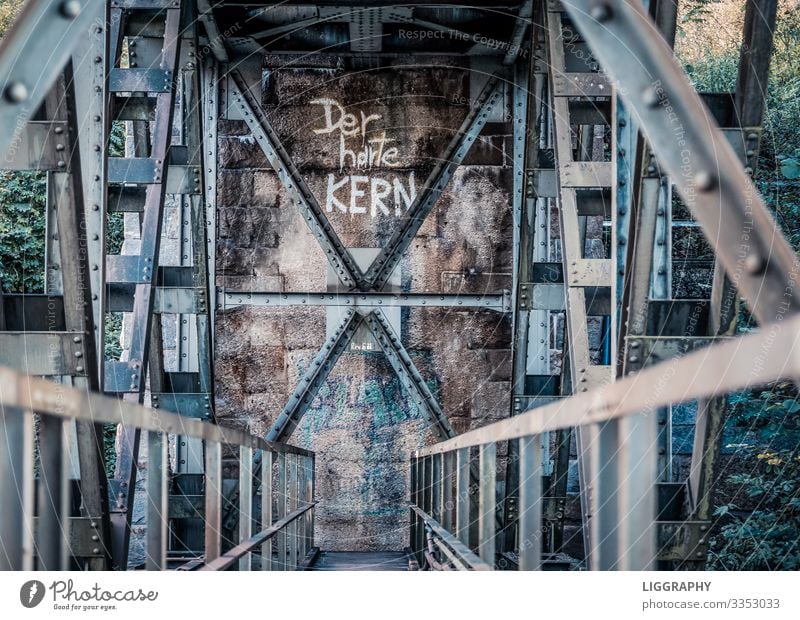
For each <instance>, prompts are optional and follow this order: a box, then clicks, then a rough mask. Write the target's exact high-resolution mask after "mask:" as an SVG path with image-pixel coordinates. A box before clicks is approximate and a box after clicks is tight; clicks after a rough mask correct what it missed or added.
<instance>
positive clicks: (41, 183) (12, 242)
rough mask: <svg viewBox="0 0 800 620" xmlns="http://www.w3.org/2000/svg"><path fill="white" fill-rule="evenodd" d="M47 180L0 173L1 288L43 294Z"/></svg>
mask: <svg viewBox="0 0 800 620" xmlns="http://www.w3.org/2000/svg"><path fill="white" fill-rule="evenodd" d="M46 192H47V181H46V176H45V175H44V174H42V173H39V172H9V171H0V286H2V290H3V291H4V292H26V293H41V292H44V277H45V274H44V255H45V249H44V235H45V226H44V223H45V196H46Z"/></svg>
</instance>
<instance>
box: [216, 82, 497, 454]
mask: <svg viewBox="0 0 800 620" xmlns="http://www.w3.org/2000/svg"><path fill="white" fill-rule="evenodd" d="M229 75H230V77H231V81H232V82H233V85H232V88H231V90H232V94H233V97H234V99H235V101H236V102H237V103H238V105H239V106H240V108H241V111H242V116H243V117H244V120H245V122H246V124H247V125H248V127H249V128H250V130H251V132H252V133H253V136H254V137H255V139H256V142H257V143H258V144H259V146H260V147H261V149H262V151H263V152H264V154H265V156H266V157H267V160H268V161H269V162H270V164H271V165H272V167H273V169H274V170H275V172H276V173H277V174H278V177H279V179H280V181H281V183H282V184H283V186H284V187H285V188H286V190H287V191H288V192H289V193H290V195H291V196H292V202H296V203H297V204H298V206H299V207H300V209H301V211H302V214H303V217H304V219H305V220H306V223H307V225H308V226H309V229H310V230H311V232H312V233H313V234H314V235H315V236H316V238H317V241H318V242H319V244H320V246H321V247H322V249H323V251H324V253H325V255H326V257H327V259H328V261H329V263H330V264H331V266H332V267H333V269H334V271H335V272H336V274H337V276H338V277H339V279H340V280H341V282H342V283H343V284H344V285H345V286H347V287H349V288H351V289H354V290H353V292H352V293H351V294H349V295H347V294H346V295H338V294H337V295H329V294H323V293H232V294H227V293H223V298H222V300H221V301H220V304H219V306H220V307H221V308H223V309H224V308H226V307H231V306H235V305H262V306H267V305H276V306H281V305H287V304H288V303H289V302H291V303H297V304H299V305H304V304H308V305H343V306H351V307H359V306H361V307H364V306H366V307H373V308H376V307H381V306H384V305H385V306H411V305H415V306H426V305H427V306H446V307H450V306H452V307H472V308H477V307H479V308H488V309H493V310H499V311H503V312H506V311H508V309H509V306H510V301H509V299H508V295H507V294H506V293H503V294H502V295H499V296H475V295H466V296H465V295H435V294H434V295H420V294H411V293H407V294H397V295H394V294H382V293H380V290H381V289H382V288H383V286H384V285H385V283H386V282H387V281H388V279H389V277H391V274H392V272H393V271H394V270H395V268H396V267H397V264H398V263H399V261H400V259H401V258H402V255H403V253H404V252H405V250H406V249H407V248H408V245H409V244H410V243H411V240H412V239H413V237H414V235H416V233H417V231H418V230H419V227H420V226H421V225H422V223H423V222H424V220H425V217H426V216H427V215H428V214H429V213H430V212H431V210H432V209H433V206H434V205H435V203H436V200H437V199H438V197H439V195H440V194H441V191H442V189H443V188H444V186H445V185H446V184H447V182H448V181H449V179H450V177H451V176H452V174H453V171H454V170H455V168H456V167H457V166H458V165H459V164H460V163H461V162H462V161H463V160H464V157H465V156H466V154H467V153H468V151H469V148H470V147H471V145H472V144H473V143H474V141H475V140H476V139H477V137H478V135H479V134H480V131H481V129H482V128H483V126H484V125H485V124H486V121H487V118H488V117H489V114H490V112H491V111H492V110H493V109H494V106H495V105H496V104H497V100H498V99H499V98H500V95H501V90H500V79H499V77H498V76H497V75H493V76H491V77H490V78H489V80H488V82H487V84H486V85H485V86H484V89H483V91H482V92H481V95H480V96H479V98H478V101H477V102H476V104H475V105H474V106H473V107H472V109H471V110H470V112H469V113H468V114H467V117H466V118H465V120H464V121H463V123H462V125H461V128H460V129H459V130H458V132H457V133H456V135H455V136H454V138H453V139H452V140H451V142H450V144H449V145H448V148H447V149H446V151H445V153H444V154H443V156H442V157H441V158H440V161H439V163H438V164H437V166H436V167H435V168H434V170H433V172H432V173H431V175H430V176H429V178H428V179H427V180H426V183H425V186H424V187H423V189H422V191H421V192H420V194H418V195H417V197H416V198H415V200H414V202H413V204H412V205H411V207H410V208H409V213H410V215H409V217H408V219H407V220H406V222H405V224H404V225H403V227H402V228H400V229H399V230H398V231H397V232H396V233H395V235H394V236H393V237H392V240H390V242H389V245H388V246H387V248H384V250H383V251H382V252H381V254H379V255H378V257H377V258H376V259H375V260H374V261H373V263H372V264H371V266H370V269H369V270H368V271H367V274H364V273H363V272H362V271H361V270H360V269H359V267H358V265H357V264H356V262H355V260H354V259H353V258H352V256H351V255H350V252H349V251H348V250H347V248H346V247H345V246H344V245H343V244H342V242H341V240H340V239H339V238H338V236H337V234H336V231H335V230H334V228H333V226H332V225H331V224H330V222H329V221H328V220H327V218H326V217H325V215H324V213H323V212H322V209H321V208H320V206H319V203H318V202H317V200H316V198H315V197H314V195H313V194H312V192H311V191H310V190H309V188H308V186H307V185H306V183H305V181H304V180H303V178H302V176H301V175H300V172H299V171H298V169H297V167H296V166H295V165H294V163H293V162H292V160H291V157H290V156H289V154H288V153H287V152H286V150H285V148H284V147H283V145H282V144H281V141H280V139H279V137H278V135H277V134H276V132H275V131H274V129H273V128H272V126H271V124H270V123H269V121H268V120H267V118H266V115H265V114H264V112H263V110H262V109H261V106H260V105H259V104H258V102H257V100H256V99H255V98H254V97H253V95H252V93H251V92H250V89H249V88H248V86H247V83H246V81H245V79H244V78H243V77H242V75H241V74H240V73H239V72H238V71H231V72H230V74H229ZM370 289H373V290H372V291H370ZM245 299H247V300H248V301H247V303H245V302H244V300H245ZM253 302H255V303H253ZM273 302H278V303H273ZM343 302H344V303H343ZM429 302H430V303H429ZM380 314H381V316H382V313H380ZM352 315H353V312H352V311H351V312H348V314H347V317H351V318H355V317H352ZM347 317H346V318H345V320H344V322H343V324H342V325H340V328H339V330H337V332H336V334H334V336H333V337H332V341H331V342H329V343H328V345H326V346H327V347H329V351H328V352H327V353H326V352H325V351H321V352H320V354H318V356H317V359H315V362H314V364H315V367H312V368H311V369H309V371H308V372H307V373H306V375H305V376H304V377H303V378H302V379H301V382H300V385H299V386H298V387H297V388H296V389H295V391H294V393H293V395H292V397H291V399H290V401H289V403H287V405H286V406H285V407H284V409H283V411H282V412H281V414H280V415H279V417H278V419H277V420H276V422H275V424H274V425H273V427H272V429H271V430H270V433H269V435H268V436H269V437H270V438H272V439H274V440H285V438H287V437H288V436H289V435H290V434H291V433H292V431H293V430H294V429H295V428H296V426H297V424H298V423H299V420H300V419H301V418H302V416H303V414H304V413H305V411H306V409H307V408H308V406H309V405H310V404H311V402H312V400H313V398H314V396H315V395H316V393H317V391H318V390H319V388H320V387H321V386H322V384H323V383H324V381H325V379H326V377H327V375H328V373H329V372H330V370H331V369H332V368H333V365H334V364H335V362H336V360H337V359H338V357H339V356H340V355H341V354H342V352H343V351H344V350H345V349H346V347H347V345H348V344H349V342H350V339H352V336H353V334H354V333H355V328H356V327H357V326H358V325H357V324H356V325H352V326H351V325H350V323H349V322H348V318H347ZM366 320H367V322H368V323H369V324H370V325H373V324H374V325H376V327H375V329H378V330H380V329H382V328H381V327H380V323H379V321H378V320H377V319H374V315H373V314H368V315H367V319H366ZM359 323H360V319H359ZM351 328H352V329H351ZM390 329H391V328H390ZM351 332H352V333H351ZM392 333H393V332H392ZM342 336H346V340H344V339H343V338H342ZM376 337H377V336H376ZM395 338H396V336H395ZM386 342H387V343H389V344H388V345H387V346H390V345H392V340H391V339H386ZM398 347H399V350H398ZM384 349H385V348H384ZM390 349H391V350H387V351H386V354H387V357H388V358H389V359H390V361H392V365H393V366H394V367H395V370H396V371H397V372H398V374H400V375H401V380H403V378H404V377H407V378H408V380H407V381H406V384H409V385H410V384H415V383H417V382H419V383H421V384H422V385H423V386H424V381H422V379H421V376H420V375H419V372H418V371H417V369H416V368H415V367H414V365H413V363H412V362H411V359H410V358H409V357H408V355H407V353H405V350H404V349H403V348H402V344H401V343H400V340H399V338H396V345H394V346H390ZM385 350H386V349H385ZM393 355H394V357H392V356H393ZM395 364H397V365H395ZM398 368H400V370H398ZM425 390H427V386H424V387H419V388H417V389H416V391H415V392H414V393H413V394H412V396H415V397H416V395H420V396H419V398H417V402H419V403H420V404H421V405H422V406H424V407H425V409H426V412H427V413H428V417H429V418H430V419H431V420H433V421H434V425H435V427H436V429H437V432H438V433H439V434H440V436H442V437H445V436H450V435H443V433H448V432H449V433H452V429H450V430H449V431H448V430H447V429H449V424H448V422H447V419H446V416H444V414H443V413H442V412H441V409H440V408H439V406H438V403H436V402H435V400H434V399H433V397H432V395H430V392H429V391H428V393H425ZM429 396H430V398H429ZM432 407H435V408H436V409H437V410H438V411H433V410H432V409H431V408H432Z"/></svg>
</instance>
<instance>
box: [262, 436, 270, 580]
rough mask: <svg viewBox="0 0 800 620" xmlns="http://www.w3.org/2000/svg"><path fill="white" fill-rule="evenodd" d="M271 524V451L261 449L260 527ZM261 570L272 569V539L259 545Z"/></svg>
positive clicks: (263, 528)
mask: <svg viewBox="0 0 800 620" xmlns="http://www.w3.org/2000/svg"><path fill="white" fill-rule="evenodd" d="M271 526H272V452H271V451H269V450H262V451H261V529H262V530H265V529H267V528H268V527H271ZM261 570H272V539H271V538H270V539H269V540H267V541H266V542H265V543H264V544H263V545H261Z"/></svg>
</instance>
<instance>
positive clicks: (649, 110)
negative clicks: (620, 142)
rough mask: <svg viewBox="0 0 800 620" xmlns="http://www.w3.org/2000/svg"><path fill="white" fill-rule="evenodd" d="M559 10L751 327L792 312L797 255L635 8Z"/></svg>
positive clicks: (578, 1)
mask: <svg viewBox="0 0 800 620" xmlns="http://www.w3.org/2000/svg"><path fill="white" fill-rule="evenodd" d="M563 4H564V6H565V7H566V9H567V10H568V11H569V13H570V16H571V17H572V19H573V21H574V22H575V24H576V26H577V27H578V29H579V30H580V31H581V33H582V34H583V36H584V37H585V38H586V40H587V41H588V43H589V45H590V47H591V48H592V50H593V51H594V53H595V54H596V56H597V58H598V60H599V61H600V63H601V65H602V66H603V67H604V68H605V69H606V71H607V72H608V74H609V75H610V76H611V77H612V78H613V79H614V80H615V81H617V82H618V83H619V85H620V87H621V88H620V90H621V92H622V96H623V98H624V99H625V101H626V103H627V104H628V106H629V107H630V109H631V110H632V111H633V112H635V113H636V115H637V116H638V119H639V121H640V126H641V130H642V132H643V133H644V134H645V135H646V136H647V138H648V141H649V143H650V144H651V145H652V148H653V150H654V152H655V153H656V156H657V157H658V160H659V163H660V165H661V166H662V168H663V169H664V170H665V171H666V172H667V173H668V174H669V176H670V178H671V179H672V181H673V183H674V184H675V187H676V188H677V189H678V191H679V193H680V194H681V197H682V198H683V200H684V201H685V202H686V204H687V205H688V206H689V208H690V209H691V211H692V213H693V214H694V215H695V217H696V218H697V220H698V221H699V222H700V224H701V226H702V227H703V231H704V232H705V233H706V237H707V239H708V241H709V242H710V244H711V245H712V247H713V248H714V251H715V253H716V255H717V257H718V259H719V260H720V262H721V263H722V265H723V266H724V267H725V270H726V271H727V273H728V274H729V277H730V278H731V279H732V281H734V282H735V283H736V285H737V287H738V289H739V290H740V291H741V292H742V294H743V295H744V297H745V298H747V300H748V305H749V306H750V307H751V308H752V310H753V313H754V315H755V316H756V318H757V319H758V321H759V322H760V323H762V324H767V323H770V322H774V321H775V320H777V319H779V318H782V317H784V316H786V315H789V314H794V313H795V312H796V311H797V301H796V299H795V295H794V293H793V289H794V279H795V278H796V273H797V257H796V256H795V254H794V252H793V251H792V249H791V247H790V246H789V244H788V242H787V241H786V240H785V239H784V238H783V236H782V235H781V234H780V231H779V230H778V228H777V225H776V223H775V221H774V220H773V219H772V217H771V216H770V215H769V212H768V210H767V208H766V207H765V205H764V203H763V201H762V200H761V198H760V197H759V195H758V192H757V190H756V188H755V186H754V185H753V183H752V181H751V180H750V179H749V178H748V176H747V175H746V174H745V172H744V170H743V169H742V166H741V164H740V162H739V161H738V159H737V157H736V154H735V153H734V151H733V149H732V148H731V146H730V144H728V141H727V140H726V139H725V137H724V135H723V134H722V132H721V131H720V130H719V128H718V127H717V126H716V124H715V123H714V122H713V121H711V120H710V119H709V118H708V113H707V112H706V109H705V107H704V106H703V103H702V101H701V99H700V96H699V95H698V94H697V92H696V91H695V90H694V89H693V88H692V86H691V84H690V83H689V81H688V79H687V78H686V76H685V75H684V74H683V72H682V71H681V69H680V67H679V66H678V64H677V62H676V61H675V60H674V58H673V56H672V51H671V49H670V47H669V45H668V44H667V43H666V42H665V41H664V39H663V38H662V37H661V35H660V34H659V33H658V30H657V27H656V26H655V25H654V24H653V22H652V21H651V20H650V18H649V17H648V16H647V14H646V12H645V10H644V8H643V7H642V6H641V5H639V4H638V3H629V2H625V1H624V0H603V1H602V2H590V0H563ZM676 122H677V123H678V126H677V128H676ZM722 205H724V206H725V217H719V212H720V208H721V206H722ZM787 291H789V294H787Z"/></svg>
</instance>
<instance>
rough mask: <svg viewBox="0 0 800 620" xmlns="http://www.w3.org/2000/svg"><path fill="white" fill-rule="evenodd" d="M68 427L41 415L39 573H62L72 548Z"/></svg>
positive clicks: (38, 500)
mask: <svg viewBox="0 0 800 620" xmlns="http://www.w3.org/2000/svg"><path fill="white" fill-rule="evenodd" d="M68 432H69V423H68V422H65V421H64V420H62V419H60V418H56V417H53V416H48V415H42V416H40V418H39V460H40V464H39V488H38V498H37V502H38V507H39V525H38V528H37V532H36V551H37V556H38V560H37V566H36V568H37V570H62V569H63V567H64V564H65V562H66V559H67V558H66V557H65V551H66V549H67V547H68V545H69V528H70V524H69V513H68V512H66V511H65V510H64V508H65V504H67V500H68V499H69V487H68V482H67V474H68V472H69V469H68V467H69V463H68V461H67V460H66V459H67V456H68V455H67V454H66V453H65V452H66V451H65V449H64V448H65V445H64V444H65V439H66V435H65V434H66V433H68Z"/></svg>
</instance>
